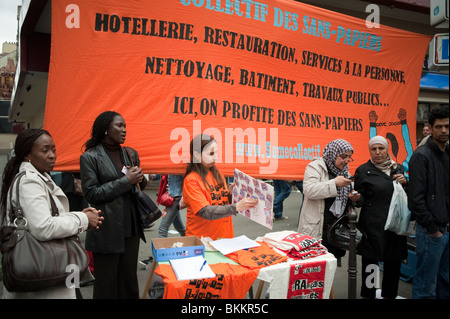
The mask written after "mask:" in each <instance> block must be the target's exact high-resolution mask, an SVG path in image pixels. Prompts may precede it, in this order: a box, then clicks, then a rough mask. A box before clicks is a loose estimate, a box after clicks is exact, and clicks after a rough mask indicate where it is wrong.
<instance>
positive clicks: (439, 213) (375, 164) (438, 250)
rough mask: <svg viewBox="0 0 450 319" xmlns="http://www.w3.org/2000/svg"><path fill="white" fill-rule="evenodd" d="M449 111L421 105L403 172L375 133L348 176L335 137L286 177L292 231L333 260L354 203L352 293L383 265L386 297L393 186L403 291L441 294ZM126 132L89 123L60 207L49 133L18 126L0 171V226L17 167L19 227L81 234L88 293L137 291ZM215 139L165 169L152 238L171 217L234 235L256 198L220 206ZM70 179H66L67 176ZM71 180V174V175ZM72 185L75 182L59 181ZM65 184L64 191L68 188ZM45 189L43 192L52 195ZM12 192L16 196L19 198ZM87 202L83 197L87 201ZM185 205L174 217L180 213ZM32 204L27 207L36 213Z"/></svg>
mask: <svg viewBox="0 0 450 319" xmlns="http://www.w3.org/2000/svg"><path fill="white" fill-rule="evenodd" d="M448 125H449V115H448V106H441V107H438V108H436V109H433V110H432V111H431V112H430V116H429V125H428V128H429V130H430V137H429V138H428V139H427V140H426V142H424V144H423V146H420V147H418V148H417V149H416V151H415V152H414V154H413V155H412V157H411V159H410V161H409V171H408V174H406V173H405V170H404V167H403V166H402V165H401V164H398V163H396V162H395V161H393V160H392V158H391V157H390V155H389V143H388V141H387V140H386V139H385V138H384V137H382V136H375V137H373V138H371V139H370V141H369V143H368V151H369V154H370V158H369V159H368V161H367V162H366V163H364V164H362V165H360V166H359V167H358V168H357V169H356V171H355V173H354V175H352V174H351V173H350V172H349V166H348V164H349V163H350V162H352V161H353V154H354V152H355V151H361V150H354V149H353V147H352V145H351V144H350V143H349V142H348V141H346V140H344V139H336V140H333V141H330V142H329V143H328V144H327V145H326V147H325V148H324V150H323V154H322V156H321V157H317V158H314V159H313V160H312V161H311V162H310V163H309V164H308V165H307V167H306V169H305V172H304V180H303V181H302V182H301V183H297V186H298V187H299V188H301V190H302V192H303V195H304V198H303V202H302V206H301V211H300V219H299V226H298V232H300V233H303V234H305V235H309V236H313V237H316V238H319V239H321V240H322V244H323V245H324V246H325V247H327V249H328V251H329V252H330V253H332V254H334V255H335V257H336V258H338V259H339V258H341V257H343V256H344V255H345V250H343V249H342V248H340V247H336V246H333V244H332V243H331V242H330V240H329V239H330V238H328V235H327V230H328V229H329V227H330V225H332V224H333V223H334V222H335V221H336V220H337V219H339V218H340V217H341V216H343V215H345V214H347V211H348V210H349V208H350V207H353V208H354V207H356V208H359V209H360V211H359V220H358V228H359V230H360V231H361V233H362V239H361V242H360V244H359V245H358V253H359V254H361V256H362V269H363V272H362V285H361V297H362V298H375V289H374V288H371V287H368V286H367V285H366V284H365V283H366V279H367V276H368V272H367V271H364V269H366V267H367V266H369V265H372V264H378V263H379V262H383V264H384V274H383V280H382V287H381V290H382V297H383V298H386V299H391V298H395V297H396V296H397V293H398V282H399V278H400V268H401V262H402V260H404V259H406V257H407V237H406V236H404V235H398V234H396V233H394V232H393V231H390V230H385V223H386V219H387V216H388V211H389V206H390V202H391V197H392V196H393V193H394V183H399V184H400V185H401V187H402V188H403V189H404V190H405V192H406V193H407V194H408V206H409V209H410V211H411V213H412V220H414V221H415V225H416V226H415V233H416V254H417V258H418V262H417V271H416V273H415V275H414V279H413V286H412V290H413V294H412V295H413V297H414V298H444V299H448V297H449V295H448V293H449V279H448V270H449V269H448V266H449V265H448V261H449V251H448V230H449V229H448V227H449V189H448V187H449V180H448V176H449V159H448V157H449V146H448V139H449V131H448V129H449V128H448ZM125 138H126V122H125V119H124V118H123V117H122V116H121V115H120V114H118V113H116V112H114V111H106V112H103V113H102V114H100V115H98V117H97V118H96V119H95V121H94V123H93V126H92V132H91V136H90V138H89V139H88V140H87V141H86V143H85V144H84V152H83V154H82V155H81V157H80V174H79V176H77V177H79V178H80V180H81V188H82V189H81V190H78V192H77V195H78V196H81V195H80V194H79V193H81V192H82V196H81V200H82V201H85V202H84V203H82V204H80V205H81V206H80V205H78V206H75V203H74V204H73V205H71V206H72V207H70V206H69V201H68V199H67V196H69V195H67V196H65V195H64V193H63V192H56V191H54V192H53V193H49V192H48V191H47V189H49V188H50V189H51V190H58V189H59V187H58V186H56V184H55V182H54V181H53V180H52V179H51V177H50V175H49V173H50V172H51V171H52V170H53V167H54V165H55V162H56V151H55V148H56V146H55V144H54V142H53V139H52V137H51V134H50V133H49V132H47V131H45V130H42V129H26V130H24V131H22V132H21V133H19V135H18V137H17V139H16V143H15V156H14V157H13V158H11V160H10V161H9V162H8V163H7V165H6V167H5V170H4V172H3V181H2V193H1V222H2V224H7V223H9V222H10V221H9V220H8V216H9V212H10V211H11V209H13V207H14V206H15V205H16V203H17V199H16V198H14V197H12V199H11V200H9V197H8V193H9V192H11V189H12V188H13V187H14V186H15V185H12V181H13V179H14V177H15V176H16V175H17V174H18V173H19V172H22V171H24V172H26V174H25V177H24V178H23V179H22V180H21V182H20V185H19V188H20V189H21V190H22V191H21V194H22V195H21V197H20V201H21V203H22V206H23V210H24V213H23V214H24V216H25V217H26V218H27V219H28V225H29V231H30V233H31V234H33V235H34V236H36V237H37V238H41V239H42V240H49V239H53V238H65V237H68V236H71V235H75V234H77V233H79V232H81V231H86V230H88V229H89V230H88V231H87V233H86V243H85V245H86V249H87V250H88V251H89V252H91V253H92V258H93V266H94V268H93V269H92V270H93V271H94V270H95V281H94V289H93V297H94V298H138V293H139V290H138V280H137V273H136V269H137V262H138V252H139V245H140V240H145V235H144V227H143V225H142V223H140V220H139V216H138V213H137V206H136V202H135V200H134V197H133V196H132V188H133V187H134V185H139V186H140V188H141V189H145V187H146V184H147V179H146V178H145V175H144V173H143V171H142V169H141V168H140V167H139V163H140V161H139V155H138V152H137V151H136V150H134V149H130V150H131V152H132V154H133V156H132V157H133V158H134V159H135V162H134V161H133V160H132V159H131V158H130V156H129V155H128V152H126V151H124V148H123V147H122V144H123V143H124V141H125ZM217 152H218V145H217V143H216V141H215V140H214V138H213V137H211V136H207V135H198V136H195V137H194V138H193V139H192V141H191V144H190V163H189V164H188V166H187V169H186V174H185V175H184V176H178V175H169V176H168V191H169V195H170V196H171V197H173V199H174V202H173V204H172V206H170V207H167V209H166V210H167V212H166V214H165V216H164V217H163V218H162V220H161V223H160V226H159V229H158V235H159V237H167V236H168V229H169V227H170V226H171V224H173V225H174V227H175V228H176V230H177V231H178V232H179V234H180V235H181V236H198V237H210V238H211V239H213V240H214V239H218V238H232V237H234V230H233V216H234V215H236V214H237V212H239V211H245V210H248V209H250V208H252V207H254V206H255V205H256V204H257V200H256V199H252V198H243V199H241V200H240V201H238V202H237V203H231V194H232V189H233V187H234V184H233V183H232V184H230V185H228V183H227V180H226V178H225V177H224V175H223V174H222V173H221V172H220V170H219V169H218V167H217V166H216V165H215V163H216V160H217ZM70 176H71V178H72V179H70V181H73V180H74V176H73V175H72V174H71V175H70ZM75 179H76V178H75ZM69 184H71V186H74V185H75V186H77V185H76V183H75V184H72V183H71V182H70V183H69ZM274 184H275V186H276V189H278V190H276V194H275V197H277V195H279V196H278V201H277V202H276V204H275V203H274V207H273V210H274V214H275V219H283V214H282V212H283V209H282V207H283V200H284V199H285V198H286V197H287V196H289V193H290V189H291V186H290V184H289V183H287V182H286V181H278V180H275V181H274ZM71 188H72V190H71V191H70V192H74V190H73V187H71ZM67 193H69V191H67ZM52 194H53V195H52ZM22 196H23V198H22ZM49 196H53V197H54V199H55V201H57V205H58V207H59V208H60V211H61V212H62V213H61V214H60V216H57V217H56V216H52V215H51V207H50V206H49V203H50V199H49ZM87 203H89V205H87ZM183 208H186V225H184V224H183V221H182V219H181V216H180V210H181V209H183ZM38 209H39V210H38ZM3 297H4V298H53V297H58V298H61V297H66V298H74V297H75V293H74V292H73V289H69V288H67V287H65V286H63V285H60V286H56V287H52V288H49V289H46V290H44V291H36V292H20V293H14V292H8V291H7V290H6V291H5V293H4V296H3Z"/></svg>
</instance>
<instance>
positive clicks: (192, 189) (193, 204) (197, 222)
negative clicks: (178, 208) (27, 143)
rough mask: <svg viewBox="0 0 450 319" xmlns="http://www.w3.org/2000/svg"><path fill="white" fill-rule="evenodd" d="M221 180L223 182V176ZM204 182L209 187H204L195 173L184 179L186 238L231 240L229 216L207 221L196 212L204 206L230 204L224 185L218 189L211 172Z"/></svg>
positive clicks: (232, 233)
mask: <svg viewBox="0 0 450 319" xmlns="http://www.w3.org/2000/svg"><path fill="white" fill-rule="evenodd" d="M222 178H223V180H224V181H225V178H224V177H223V175H222ZM206 181H207V182H208V184H209V185H206V186H205V184H204V183H203V180H202V178H201V177H200V175H198V174H197V173H195V172H191V173H189V174H188V175H187V176H186V177H185V178H184V182H183V200H184V202H185V203H186V209H187V220H186V236H197V237H198V238H201V237H210V238H211V239H213V240H216V239H218V238H233V237H234V230H233V220H232V217H231V216H228V217H224V218H221V219H217V220H207V219H204V218H202V217H201V216H200V215H199V214H198V211H199V210H200V209H202V208H203V207H205V206H209V205H214V206H215V205H229V204H230V202H229V199H228V187H227V185H226V183H225V185H224V186H223V187H219V186H218V185H217V181H216V180H215V179H214V177H213V175H212V173H211V172H208V175H206ZM208 186H209V187H208Z"/></svg>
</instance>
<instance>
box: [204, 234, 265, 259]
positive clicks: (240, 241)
mask: <svg viewBox="0 0 450 319" xmlns="http://www.w3.org/2000/svg"><path fill="white" fill-rule="evenodd" d="M211 246H213V247H214V248H215V249H217V250H218V251H220V252H221V253H222V254H224V255H228V254H231V253H233V252H235V251H238V250H241V249H248V248H253V247H258V246H261V245H260V244H258V243H257V242H256V241H254V240H251V239H249V238H248V237H247V236H245V235H242V236H239V237H235V238H223V239H218V240H215V241H213V242H211Z"/></svg>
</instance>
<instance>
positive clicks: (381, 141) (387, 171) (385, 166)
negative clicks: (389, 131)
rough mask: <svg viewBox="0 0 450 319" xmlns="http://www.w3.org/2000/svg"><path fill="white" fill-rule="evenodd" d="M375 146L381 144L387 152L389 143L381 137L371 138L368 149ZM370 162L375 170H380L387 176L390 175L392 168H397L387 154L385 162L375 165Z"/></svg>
mask: <svg viewBox="0 0 450 319" xmlns="http://www.w3.org/2000/svg"><path fill="white" fill-rule="evenodd" d="M375 144H381V145H383V146H384V147H386V150H388V151H389V143H388V141H387V140H386V139H385V138H384V137H383V136H379V135H377V136H374V137H372V138H371V139H370V141H369V149H370V148H371V147H372V146H373V145H375ZM370 161H371V162H372V163H373V165H375V167H376V168H378V169H380V170H381V171H382V172H384V173H385V174H387V175H390V174H391V167H394V168H396V167H397V163H396V162H394V161H393V160H392V159H391V157H390V156H389V153H388V154H387V157H386V160H385V161H384V162H383V163H381V164H375V163H374V162H373V161H372V159H370Z"/></svg>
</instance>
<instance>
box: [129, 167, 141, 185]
mask: <svg viewBox="0 0 450 319" xmlns="http://www.w3.org/2000/svg"><path fill="white" fill-rule="evenodd" d="M125 176H126V177H127V178H128V181H129V182H130V184H133V185H135V184H139V183H140V182H142V180H143V179H144V173H142V169H141V168H140V167H138V166H133V167H128V171H127V173H126V174H125Z"/></svg>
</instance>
